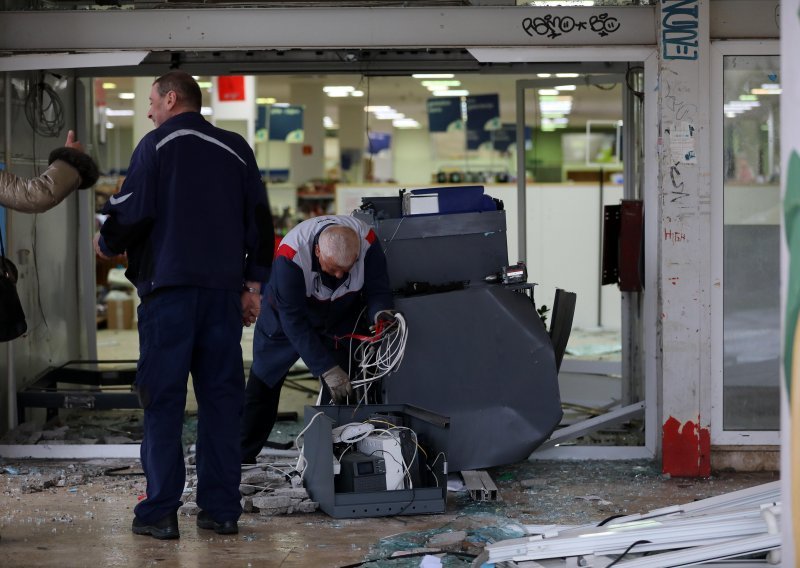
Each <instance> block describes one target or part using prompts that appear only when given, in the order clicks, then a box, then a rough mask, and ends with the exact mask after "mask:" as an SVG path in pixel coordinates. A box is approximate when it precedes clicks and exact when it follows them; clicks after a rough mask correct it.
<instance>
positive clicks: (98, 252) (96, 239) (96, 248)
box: [70, 130, 111, 260]
mask: <svg viewBox="0 0 800 568" xmlns="http://www.w3.org/2000/svg"><path fill="white" fill-rule="evenodd" d="M70 132H72V131H71V130H70ZM94 252H95V254H96V255H97V256H99V257H100V258H102V259H103V260H109V259H110V258H111V257H110V256H106V253H104V252H103V249H101V248H100V233H97V234H95V236H94Z"/></svg>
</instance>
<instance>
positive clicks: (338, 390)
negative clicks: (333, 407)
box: [322, 365, 353, 404]
mask: <svg viewBox="0 0 800 568" xmlns="http://www.w3.org/2000/svg"><path fill="white" fill-rule="evenodd" d="M322 380H323V381H325V384H326V385H328V389H330V391H331V395H333V402H335V403H336V404H342V403H343V402H346V400H347V397H349V396H353V387H352V386H351V385H350V377H348V376H347V373H345V372H344V369H342V368H341V367H340V366H339V365H336V366H335V367H333V368H331V369H328V370H327V371H325V372H324V373H322Z"/></svg>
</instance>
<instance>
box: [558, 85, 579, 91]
mask: <svg viewBox="0 0 800 568" xmlns="http://www.w3.org/2000/svg"><path fill="white" fill-rule="evenodd" d="M576 88H577V87H575V85H559V86H558V87H556V91H574V90H575V89H576Z"/></svg>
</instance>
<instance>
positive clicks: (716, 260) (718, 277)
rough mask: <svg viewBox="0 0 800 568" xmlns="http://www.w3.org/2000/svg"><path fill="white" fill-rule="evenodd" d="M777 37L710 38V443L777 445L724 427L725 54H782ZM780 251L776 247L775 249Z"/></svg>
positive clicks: (776, 435)
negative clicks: (722, 39) (749, 38)
mask: <svg viewBox="0 0 800 568" xmlns="http://www.w3.org/2000/svg"><path fill="white" fill-rule="evenodd" d="M779 54H780V42H779V41H778V40H763V41H757V40H738V41H712V42H711V93H710V96H711V105H710V108H711V110H712V113H711V281H710V282H709V285H710V287H711V378H710V381H711V385H710V392H711V444H712V445H743V446H747V445H778V444H780V431H779V430H766V431H755V430H738V431H737V430H727V431H726V430H724V429H723V408H722V404H723V364H722V357H723V347H724V334H723V319H724V318H723V315H724V314H723V292H724V288H725V282H724V272H723V269H724V266H723V223H724V218H723V213H724V208H723V184H724V175H723V168H724V160H723V143H724V140H723V137H722V130H723V119H724V117H723V112H722V106H723V103H724V100H723V58H724V57H725V56H728V55H779ZM776 254H777V251H776Z"/></svg>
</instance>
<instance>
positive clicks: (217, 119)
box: [209, 75, 256, 149]
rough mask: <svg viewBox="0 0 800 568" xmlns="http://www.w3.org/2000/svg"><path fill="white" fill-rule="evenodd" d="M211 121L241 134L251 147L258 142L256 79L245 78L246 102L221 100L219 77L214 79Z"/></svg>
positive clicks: (250, 76)
mask: <svg viewBox="0 0 800 568" xmlns="http://www.w3.org/2000/svg"><path fill="white" fill-rule="evenodd" d="M211 81H212V93H211V95H212V96H211V109H212V112H213V114H212V115H211V117H209V118H210V120H211V122H213V123H214V124H215V125H216V126H218V127H220V128H224V129H225V130H230V131H232V132H236V133H237V134H240V135H241V136H242V137H243V138H244V139H245V140H247V143H248V144H250V147H251V148H253V149H255V142H256V78H255V76H253V75H247V76H245V77H244V100H220V90H219V77H212V79H211Z"/></svg>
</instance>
